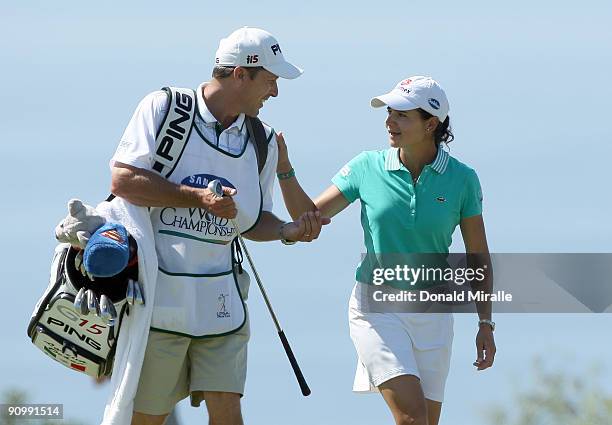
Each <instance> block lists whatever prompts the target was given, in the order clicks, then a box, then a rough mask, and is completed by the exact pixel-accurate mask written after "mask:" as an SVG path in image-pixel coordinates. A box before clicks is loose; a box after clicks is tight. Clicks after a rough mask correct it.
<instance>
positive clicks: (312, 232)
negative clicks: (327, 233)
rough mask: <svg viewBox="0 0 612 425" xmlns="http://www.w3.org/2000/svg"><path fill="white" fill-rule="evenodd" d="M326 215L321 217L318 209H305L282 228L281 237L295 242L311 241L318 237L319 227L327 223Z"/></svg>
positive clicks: (328, 220) (328, 221)
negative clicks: (296, 218) (299, 215)
mask: <svg viewBox="0 0 612 425" xmlns="http://www.w3.org/2000/svg"><path fill="white" fill-rule="evenodd" d="M330 222H331V220H330V219H329V218H328V217H322V216H321V212H320V211H318V210H317V211H315V212H313V211H307V212H305V213H304V214H302V215H301V217H300V218H299V219H298V220H296V221H294V222H292V223H287V224H286V225H285V226H284V227H283V229H282V235H281V236H282V237H284V238H285V239H287V240H290V241H296V242H312V241H313V240H315V239H317V238H318V237H319V234H320V233H321V227H322V226H325V225H326V224H329V223H330Z"/></svg>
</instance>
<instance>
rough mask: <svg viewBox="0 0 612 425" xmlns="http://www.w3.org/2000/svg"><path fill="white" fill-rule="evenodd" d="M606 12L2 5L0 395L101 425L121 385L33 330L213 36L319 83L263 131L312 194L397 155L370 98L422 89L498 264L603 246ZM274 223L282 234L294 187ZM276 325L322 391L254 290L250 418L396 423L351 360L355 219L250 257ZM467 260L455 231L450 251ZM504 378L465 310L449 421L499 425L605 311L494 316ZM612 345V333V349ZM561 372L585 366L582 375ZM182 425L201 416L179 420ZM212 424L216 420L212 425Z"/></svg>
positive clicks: (602, 7)
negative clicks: (58, 244)
mask: <svg viewBox="0 0 612 425" xmlns="http://www.w3.org/2000/svg"><path fill="white" fill-rule="evenodd" d="M610 18H612V5H610V3H609V2H605V1H594V0H585V1H582V2H580V4H576V3H570V2H552V1H541V2H533V1H524V0H517V1H514V2H510V3H499V2H486V1H472V2H461V3H458V2H436V3H435V4H433V3H431V2H430V3H427V2H419V3H416V2H396V1H387V2H383V3H378V2H368V3H367V4H365V3H363V4H357V3H355V2H342V1H340V2H322V1H311V2H301V3H281V2H271V1H265V0H264V1H259V2H240V1H238V2H232V3H231V4H224V3H222V2H215V3H213V2H204V1H200V2H195V1H186V2H181V3H180V6H178V5H177V4H170V3H168V2H160V1H148V2H143V1H135V2H129V3H128V2H119V1H108V2H103V3H96V4H88V3H83V2H76V1H64V2H60V3H58V2H53V3H49V2H42V1H30V2H14V1H5V0H2V1H0V65H1V71H0V75H2V79H3V81H4V85H3V87H2V91H1V92H0V93H1V94H0V96H1V98H2V101H1V102H0V131H1V133H2V135H3V137H2V138H3V141H2V144H1V146H2V150H3V160H2V167H0V177H1V178H2V181H4V182H5V183H4V184H3V185H2V186H1V188H0V190H1V194H2V208H1V209H0V219H1V222H2V223H3V224H4V226H3V231H2V234H3V235H4V236H3V239H4V241H5V243H3V244H2V248H0V250H1V251H0V253H1V255H0V258H1V260H0V261H1V262H2V264H1V265H2V270H3V280H4V288H6V292H5V294H4V296H2V297H0V308H1V311H2V312H3V315H2V317H3V318H5V320H6V326H5V329H4V330H3V335H4V338H5V342H4V343H3V344H2V345H3V350H2V351H1V353H2V354H0V355H1V356H2V359H3V360H4V361H2V362H0V391H2V390H5V389H8V388H14V387H19V388H22V389H25V390H27V391H28V392H29V394H30V396H31V398H32V400H35V401H37V402H41V403H44V402H48V403H63V404H64V406H65V408H64V409H65V414H66V416H67V417H70V418H77V419H82V420H84V421H86V422H87V423H90V424H95V423H98V422H99V420H100V418H101V415H102V412H103V408H104V404H105V401H106V397H107V390H108V387H105V386H102V387H96V386H95V385H93V383H92V382H91V381H90V380H89V379H87V378H86V377H85V376H83V375H80V374H77V373H73V372H71V371H69V370H67V369H65V368H64V367H63V366H60V365H59V364H55V363H54V362H52V361H51V360H49V359H48V358H47V357H45V356H44V355H43V354H42V353H40V352H39V351H38V350H37V349H35V348H34V347H33V346H32V344H30V343H29V340H28V338H27V336H26V327H27V324H28V321H29V317H30V314H31V311H32V309H33V307H34V304H35V303H36V301H37V300H38V298H39V297H40V295H41V294H42V293H43V291H44V288H45V287H46V285H47V282H48V271H49V264H50V260H51V256H52V253H53V249H54V247H55V241H54V238H53V228H54V227H55V225H56V224H57V222H58V221H59V220H60V219H61V218H62V217H64V215H65V214H66V203H67V201H68V200H69V199H70V198H73V197H78V198H80V199H83V200H84V201H86V202H87V203H90V204H96V203H98V202H99V201H101V200H102V199H104V198H105V197H106V196H107V194H108V191H109V185H110V172H109V169H108V160H109V159H110V157H111V156H112V154H113V152H114V150H115V148H116V146H117V144H118V142H119V138H120V136H121V134H122V132H123V130H124V128H125V126H126V124H127V122H128V120H129V118H130V116H131V114H132V112H133V110H134V108H135V106H136V105H137V104H138V102H139V100H140V99H141V98H142V97H144V96H145V95H146V94H147V93H149V92H151V91H153V90H156V89H159V88H160V87H163V86H167V85H174V86H179V87H193V88H195V87H196V86H197V85H198V84H199V83H200V82H202V81H206V80H208V79H209V75H210V71H211V69H212V66H213V60H214V53H215V50H216V48H217V45H218V42H219V40H220V39H221V38H222V37H224V36H226V35H228V34H229V33H231V32H232V31H233V30H235V29H237V28H239V27H241V26H245V25H249V26H256V27H261V28H264V29H266V30H268V31H270V32H271V33H273V34H274V35H275V36H276V37H277V38H278V40H279V42H280V44H281V45H282V48H283V52H284V54H285V57H286V58H287V59H288V60H290V61H292V62H293V63H295V64H297V65H299V66H300V67H302V68H303V69H304V70H305V72H304V74H303V75H302V76H301V77H300V78H298V79H296V80H291V81H289V80H281V81H279V96H278V98H276V99H272V100H271V101H269V102H267V103H266V106H265V108H264V110H263V111H262V113H261V115H260V117H261V118H262V119H263V120H264V121H266V122H267V123H269V124H270V125H271V126H272V127H274V128H275V129H276V130H277V131H283V132H284V133H285V138H286V141H287V144H288V147H289V152H290V155H291V158H292V162H293V165H294V168H295V170H296V173H297V176H298V177H299V179H300V182H301V183H302V185H303V187H304V188H305V190H306V191H307V192H308V193H309V194H310V195H312V196H315V195H317V194H318V193H320V192H321V191H322V190H324V189H325V188H326V187H327V186H328V185H329V184H330V179H331V177H332V176H333V175H334V174H335V173H336V172H337V171H338V170H339V169H340V168H341V167H342V166H343V165H344V164H345V163H346V162H348V160H350V159H351V158H353V157H354V156H355V155H357V154H358V153H359V152H361V151H363V150H375V149H385V148H386V147H387V146H388V141H387V135H386V131H385V126H384V120H385V112H384V111H383V110H374V109H372V108H370V106H369V99H370V98H371V97H373V96H375V95H379V94H382V93H385V92H387V91H389V90H390V89H391V88H392V87H393V86H394V85H395V84H396V83H397V82H398V81H400V80H401V79H404V78H407V77H409V76H412V75H431V76H432V77H434V78H435V79H436V80H437V81H439V82H440V84H441V85H442V86H443V87H444V89H445V90H446V93H447V95H448V98H449V101H450V117H451V125H452V127H453V130H454V134H455V140H454V141H453V142H452V143H451V144H450V145H449V147H450V153H451V155H453V156H455V157H456V158H458V159H459V160H461V161H462V162H464V163H466V164H468V165H469V166H471V167H472V168H474V169H475V170H476V172H477V173H478V176H479V178H480V182H481V185H482V189H483V195H484V201H483V217H484V220H485V224H486V230H487V238H488V243H489V248H490V250H491V252H495V253H504V252H516V253H531V252H542V253H546V252H559V253H577V252H581V253H591V252H610V251H611V249H610V243H611V242H610V241H611V240H612V226H611V225H610V222H609V220H608V217H609V215H610V212H611V211H612V198H611V197H610V190H609V158H610V155H611V154H612V147H611V143H610V142H612V140H611V136H610V131H609V119H610V117H609V114H610V106H609V105H610V104H609V99H610V98H611V96H612V88H611V86H610V84H609V83H608V82H609V75H612V28H611V27H610V25H609V22H610ZM274 199H275V207H274V210H275V212H276V213H277V215H279V216H280V217H283V218H288V217H289V216H288V214H287V212H286V210H285V209H284V206H283V204H282V199H281V197H280V190H278V187H277V190H276V193H275V198H274ZM249 247H250V248H249V249H250V250H251V254H252V256H253V258H254V259H255V262H256V265H257V268H258V271H259V273H260V274H261V276H262V278H263V280H264V284H265V286H266V288H267V289H268V292H269V295H270V298H271V301H272V303H273V305H274V308H275V310H276V312H277V315H278V317H279V319H280V321H281V323H282V325H283V327H284V329H285V332H286V334H287V336H288V338H289V339H290V341H291V344H292V346H293V350H294V352H295V353H296V356H297V358H298V360H299V362H300V365H301V366H302V369H303V372H304V374H305V376H306V378H307V380H308V382H309V384H310V386H311V388H312V391H313V393H312V395H311V396H310V397H308V398H303V397H302V396H301V395H300V392H299V388H298V386H297V383H296V382H295V380H294V377H293V375H292V372H291V369H290V366H289V364H288V361H287V360H286V358H285V355H284V352H283V350H282V346H281V345H280V342H279V341H278V338H277V336H276V332H275V330H274V327H273V324H272V322H271V320H270V318H269V317H268V315H267V312H266V310H265V306H264V304H263V301H262V299H261V296H260V295H259V294H258V293H257V290H256V288H255V286H254V285H252V287H251V293H250V297H249V309H250V312H251V341H250V344H249V363H248V378H247V386H246V394H245V396H244V398H243V399H242V405H243V411H244V416H245V420H246V423H248V424H263V423H265V424H281V423H282V424H286V423H292V424H316V425H326V424H337V423H347V424H348V423H350V424H352V425H362V424H363V425H365V424H372V423H382V422H383V421H386V422H388V423H391V421H392V419H391V416H390V414H389V413H388V411H387V408H386V406H385V404H384V403H383V401H382V399H381V397H380V396H379V395H357V394H353V393H352V392H351V386H352V381H353V376H354V372H355V365H356V354H355V351H354V348H353V345H352V342H351V340H350V337H349V335H348V324H347V302H348V297H349V295H350V292H351V289H352V286H353V284H354V269H355V266H356V264H357V262H358V261H359V258H360V255H361V252H362V251H363V243H362V234H361V228H360V224H359V206H358V203H355V204H353V205H351V206H350V207H349V208H348V209H347V210H346V211H345V212H343V213H342V214H341V215H339V216H337V217H335V218H334V220H333V222H332V224H331V225H330V226H328V227H327V228H325V229H324V232H323V233H322V234H321V237H320V238H319V239H318V240H317V241H316V242H315V243H312V244H298V245H295V246H291V247H285V246H283V245H281V244H280V243H278V242H276V243H260V244H255V243H250V245H249ZM463 249H464V247H463V243H462V240H461V235H460V233H459V232H456V233H455V235H454V237H453V244H452V246H451V251H452V252H461V251H462V250H463ZM493 319H494V320H495V321H496V323H497V329H496V331H495V338H496V344H497V350H498V352H497V355H496V360H495V364H494V366H493V367H492V368H490V369H488V370H486V371H480V372H479V371H476V370H475V369H474V367H473V366H472V362H473V361H474V360H475V357H476V351H475V348H474V339H475V336H476V331H477V326H476V321H477V316H476V315H475V314H455V337H454V342H453V357H452V361H451V370H450V375H449V378H448V381H447V384H446V393H445V402H444V405H443V407H442V417H441V420H440V424H441V425H443V424H450V423H471V424H476V425H481V424H484V423H485V422H483V419H482V417H481V413H482V411H483V410H484V409H486V408H487V406H490V405H491V404H492V403H493V404H494V403H501V404H502V405H503V406H506V407H508V408H509V409H516V408H520V406H516V405H513V404H512V402H511V401H510V400H511V395H512V394H513V388H514V385H515V384H516V383H517V381H518V383H519V384H524V385H528V384H529V382H530V379H531V378H530V376H531V373H530V369H529V367H530V362H531V361H532V359H533V358H534V357H535V356H537V355H540V356H543V357H544V358H545V359H546V363H547V364H549V365H550V366H551V367H556V368H558V369H559V370H563V371H566V372H567V373H573V374H578V375H580V374H582V373H586V372H584V371H585V370H586V368H587V367H588V365H590V364H592V363H594V362H595V363H596V362H600V363H602V365H603V369H602V372H601V373H600V375H599V376H600V377H601V378H602V380H603V381H604V383H605V381H607V382H608V383H607V384H605V385H607V387H606V389H607V390H608V391H609V392H612V384H610V382H612V379H610V378H612V371H611V370H610V365H609V362H608V363H606V359H607V356H606V353H607V352H609V351H610V350H611V349H612V341H611V338H609V335H610V333H609V329H610V326H611V325H612V317H610V315H609V314H500V315H498V316H495V315H494V317H493ZM606 335H607V336H608V337H606ZM568 365H571V366H570V367H568ZM179 412H180V415H181V417H182V418H183V419H184V421H185V423H187V422H188V421H189V423H198V422H197V421H203V420H204V419H203V418H204V417H205V415H206V413H205V412H204V410H203V409H200V410H197V409H193V408H190V407H189V406H188V405H186V404H185V403H182V404H181V405H180V406H179ZM200 423H203V422H200Z"/></svg>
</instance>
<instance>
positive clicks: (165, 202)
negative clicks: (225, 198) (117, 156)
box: [111, 167, 203, 208]
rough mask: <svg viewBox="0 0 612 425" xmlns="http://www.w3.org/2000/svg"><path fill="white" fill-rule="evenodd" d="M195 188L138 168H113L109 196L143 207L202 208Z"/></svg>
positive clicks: (197, 190) (199, 196)
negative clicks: (110, 194) (112, 195)
mask: <svg viewBox="0 0 612 425" xmlns="http://www.w3.org/2000/svg"><path fill="white" fill-rule="evenodd" d="M199 190H200V189H198V188H194V187H190V186H186V185H177V184H174V183H172V182H170V181H168V180H166V179H164V178H163V177H161V176H160V175H159V174H156V173H154V172H152V171H149V170H144V169H141V168H134V167H130V168H124V167H115V169H114V170H113V181H112V185H111V193H113V194H114V195H115V196H118V197H121V198H124V199H126V200H128V201H129V202H131V203H132V204H134V205H139V206H143V207H178V208H189V207H202V206H203V204H202V201H201V194H200V193H199Z"/></svg>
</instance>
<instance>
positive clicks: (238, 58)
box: [215, 27, 304, 80]
mask: <svg viewBox="0 0 612 425" xmlns="http://www.w3.org/2000/svg"><path fill="white" fill-rule="evenodd" d="M215 65H220V66H244V67H256V66H261V67H263V68H264V69H266V70H268V71H270V72H271V73H272V74H274V75H277V76H279V77H281V78H288V79H291V80H292V79H294V78H297V77H299V76H300V75H302V72H304V71H303V70H302V69H300V68H298V67H297V66H295V65H293V64H291V63H289V62H287V61H286V60H285V57H284V56H283V52H282V51H281V48H280V45H279V44H278V41H277V40H276V38H274V36H273V35H272V34H270V33H269V32H267V31H264V30H262V29H259V28H251V27H243V28H240V29H238V30H236V31H234V32H233V33H231V34H230V35H229V36H228V37H227V38H224V39H222V40H221V41H220V42H219V49H217V53H216V54H215Z"/></svg>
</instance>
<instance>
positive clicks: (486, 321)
mask: <svg viewBox="0 0 612 425" xmlns="http://www.w3.org/2000/svg"><path fill="white" fill-rule="evenodd" d="M483 323H486V324H487V325H490V326H491V331H492V332H495V322H494V321H492V320H489V319H480V320H479V321H478V326H480V325H481V324H483Z"/></svg>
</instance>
